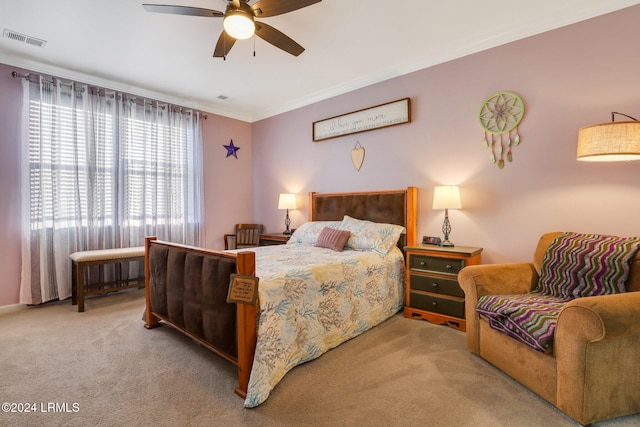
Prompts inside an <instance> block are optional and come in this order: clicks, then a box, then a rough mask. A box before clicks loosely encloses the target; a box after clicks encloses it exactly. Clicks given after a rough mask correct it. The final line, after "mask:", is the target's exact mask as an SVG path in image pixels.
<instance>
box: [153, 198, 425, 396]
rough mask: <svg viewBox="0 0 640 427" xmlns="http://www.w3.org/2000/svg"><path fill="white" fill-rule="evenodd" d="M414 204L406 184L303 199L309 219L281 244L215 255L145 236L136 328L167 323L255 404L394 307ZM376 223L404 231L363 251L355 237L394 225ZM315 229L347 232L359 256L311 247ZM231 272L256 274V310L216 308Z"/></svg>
mask: <svg viewBox="0 0 640 427" xmlns="http://www.w3.org/2000/svg"><path fill="white" fill-rule="evenodd" d="M416 207H417V190H416V188H415V187H409V188H407V189H404V190H397V191H380V192H358V193H330V194H327V193H324V194H323V193H310V195H309V222H308V223H306V224H304V225H303V226H301V227H300V228H299V229H298V230H296V231H295V232H294V234H293V235H292V237H291V239H290V240H289V242H288V243H287V244H286V245H280V246H266V247H258V248H253V249H251V250H238V251H224V252H220V251H211V250H206V249H203V248H190V247H187V246H181V245H175V244H171V243H167V242H158V241H157V240H155V239H153V238H149V239H147V243H146V261H145V266H146V271H147V274H146V278H147V279H146V288H147V291H146V304H147V307H146V312H145V320H146V323H145V327H147V328H154V327H156V326H158V325H159V324H160V323H159V322H160V321H163V323H168V324H171V325H172V326H174V327H175V328H177V329H178V330H180V331H181V332H183V333H185V334H186V335H188V336H190V337H191V338H193V339H195V340H197V341H198V342H200V343H201V344H203V345H204V346H206V347H207V348H209V349H210V350H212V351H213V352H215V353H216V354H218V355H220V356H221V357H223V358H225V359H226V360H228V361H229V362H231V363H233V364H235V365H236V366H237V367H238V380H239V386H238V388H237V389H236V393H237V394H239V395H240V396H242V397H244V398H245V402H244V404H245V406H246V407H255V406H258V405H260V404H261V403H262V402H264V401H265V400H266V399H267V398H268V396H269V394H270V393H271V391H272V389H273V388H274V387H275V386H276V385H277V384H278V382H279V381H280V380H281V379H282V378H283V377H284V375H285V374H286V373H287V372H288V371H289V370H291V369H292V368H293V367H295V366H297V365H299V364H301V363H304V362H306V361H309V360H312V359H315V358H317V357H319V356H320V355H322V354H324V353H325V352H326V351H328V350H330V349H331V348H334V347H336V346H337V345H339V344H341V343H343V342H345V341H347V340H348V339H350V338H353V337H355V336H357V335H359V334H361V333H363V332H364V331H366V330H368V329H370V328H372V327H374V326H376V325H377V324H379V323H381V322H383V321H384V320H386V319H387V318H389V317H391V316H392V315H394V314H395V313H396V312H398V311H399V310H400V309H401V308H402V307H403V305H404V277H405V271H404V265H405V263H404V257H403V254H402V251H401V248H403V247H404V246H405V245H407V244H408V245H411V244H415V241H416ZM363 221H371V222H373V223H376V224H374V225H370V223H365V222H363ZM381 224H393V225H395V226H401V227H403V228H404V230H405V231H406V232H405V233H404V234H402V235H401V236H400V238H399V239H397V245H395V241H394V242H393V243H394V244H393V245H392V246H393V247H385V248H383V249H382V250H378V249H375V250H369V248H368V246H367V245H368V244H369V243H370V240H367V239H366V238H365V239H364V240H358V238H359V236H360V237H362V236H365V234H366V233H362V232H361V230H366V231H370V230H371V228H370V227H374V228H375V231H376V233H377V232H378V231H380V233H379V234H376V236H378V237H379V236H380V235H382V236H387V234H385V233H386V232H387V231H388V230H394V233H395V232H397V228H398V227H394V226H383V225H381ZM324 227H329V228H339V227H346V228H348V229H350V230H351V231H352V233H351V236H352V237H354V239H351V240H350V241H349V242H350V244H348V245H347V246H348V247H351V248H356V249H362V250H353V249H345V250H344V251H342V252H339V251H335V250H332V249H327V248H321V247H316V246H315V244H314V243H315V241H316V238H317V235H318V233H320V232H321V230H322V229H323V228H324ZM358 227H363V228H362V229H360V228H358ZM366 236H367V238H368V237H371V235H370V234H366ZM396 237H397V235H393V236H392V237H391V238H396ZM383 239H386V237H383ZM362 244H364V245H365V246H364V247H359V245H362ZM379 244H380V242H379V241H377V242H376V243H375V245H376V248H377V247H378V245H379ZM232 273H239V274H241V275H248V276H253V275H255V276H257V277H258V278H259V303H258V304H257V305H250V304H227V303H226V296H227V289H228V286H229V277H230V275H231V274H232Z"/></svg>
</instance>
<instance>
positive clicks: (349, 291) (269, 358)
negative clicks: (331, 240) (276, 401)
mask: <svg viewBox="0 0 640 427" xmlns="http://www.w3.org/2000/svg"><path fill="white" fill-rule="evenodd" d="M245 250H246V249H245ZM251 250H253V251H255V252H256V275H257V276H258V277H259V278H260V281H259V284H258V288H259V291H258V294H259V298H260V315H259V321H258V342H257V346H256V353H255V357H254V361H253V368H252V370H251V377H250V380H249V389H248V392H247V397H246V400H245V402H244V405H245V407H247V408H252V407H255V406H258V405H260V404H261V403H262V402H264V401H265V400H266V399H267V398H268V397H269V393H270V392H271V390H272V389H273V388H274V387H275V386H276V385H277V384H278V382H280V380H281V379H282V378H283V377H284V375H285V374H286V373H287V372H288V371H290V370H291V369H292V368H293V367H295V366H296V365H299V364H301V363H304V362H307V361H309V360H312V359H315V358H317V357H318V356H320V355H322V354H323V353H325V352H327V351H328V350H330V349H332V348H334V347H336V346H338V345H339V344H341V343H343V342H345V341H347V340H349V339H350V338H353V337H355V336H357V335H359V334H361V333H362V332H364V331H366V330H368V329H371V328H372V327H374V326H376V325H377V324H379V323H381V322H382V321H384V320H386V319H388V318H389V317H391V316H392V315H394V314H395V313H397V312H398V310H400V308H402V306H403V305H404V283H405V266H404V258H403V256H402V253H401V252H400V250H399V249H398V248H394V249H393V250H391V251H389V252H388V253H387V255H385V256H384V257H383V256H380V255H378V254H376V253H374V252H368V251H355V250H344V251H343V252H335V251H332V250H330V249H324V248H318V247H315V246H309V245H303V244H289V245H280V246H264V247H257V248H252V249H251ZM234 252H235V251H234Z"/></svg>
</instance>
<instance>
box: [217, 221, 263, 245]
mask: <svg viewBox="0 0 640 427" xmlns="http://www.w3.org/2000/svg"><path fill="white" fill-rule="evenodd" d="M262 229H263V225H262V224H236V233H235V234H225V235H224V248H225V249H241V248H252V247H255V246H260V234H262Z"/></svg>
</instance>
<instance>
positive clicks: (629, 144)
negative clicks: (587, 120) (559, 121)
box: [576, 112, 640, 162]
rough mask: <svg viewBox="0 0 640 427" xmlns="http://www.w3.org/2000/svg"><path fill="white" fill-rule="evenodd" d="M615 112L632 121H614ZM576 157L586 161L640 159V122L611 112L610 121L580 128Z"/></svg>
mask: <svg viewBox="0 0 640 427" xmlns="http://www.w3.org/2000/svg"><path fill="white" fill-rule="evenodd" d="M615 114H619V115H621V116H625V117H627V118H629V119H631V120H633V121H627V122H615V121H614V120H615ZM576 158H577V159H578V160H581V161H587V162H620V161H628V160H640V122H639V121H638V120H636V119H634V118H633V117H631V116H628V115H626V114H622V113H617V112H612V113H611V123H602V124H599V125H593V126H586V127H583V128H581V129H580V131H579V132H578V154H577V156H576Z"/></svg>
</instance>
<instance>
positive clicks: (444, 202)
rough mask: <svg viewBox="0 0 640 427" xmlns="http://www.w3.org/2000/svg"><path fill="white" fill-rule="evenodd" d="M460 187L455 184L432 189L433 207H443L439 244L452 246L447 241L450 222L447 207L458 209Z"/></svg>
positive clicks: (459, 205) (459, 206) (449, 232)
mask: <svg viewBox="0 0 640 427" xmlns="http://www.w3.org/2000/svg"><path fill="white" fill-rule="evenodd" d="M461 207H462V203H461V202H460V188H458V186H457V185H442V186H439V187H435V189H434V191H433V209H444V223H443V224H442V233H443V234H444V240H443V241H442V243H440V246H446V247H453V246H454V245H453V243H451V242H450V241H449V234H451V223H450V222H449V209H460V208H461Z"/></svg>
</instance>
